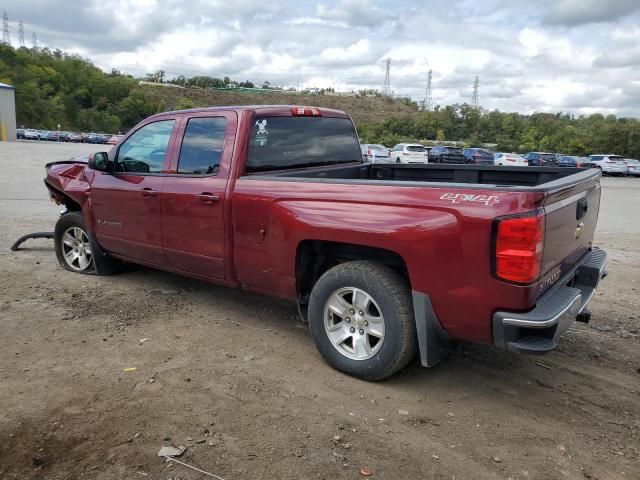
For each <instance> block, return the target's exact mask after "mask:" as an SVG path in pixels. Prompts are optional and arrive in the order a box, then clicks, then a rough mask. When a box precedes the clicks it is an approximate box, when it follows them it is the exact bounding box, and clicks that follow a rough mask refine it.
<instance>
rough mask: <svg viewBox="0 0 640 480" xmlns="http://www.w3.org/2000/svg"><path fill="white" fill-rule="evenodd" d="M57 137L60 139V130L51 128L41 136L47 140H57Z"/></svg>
mask: <svg viewBox="0 0 640 480" xmlns="http://www.w3.org/2000/svg"><path fill="white" fill-rule="evenodd" d="M59 139H60V132H58V131H57V130H51V131H49V132H47V134H46V135H45V137H44V138H42V140H47V141H49V142H57V141H58V140H59Z"/></svg>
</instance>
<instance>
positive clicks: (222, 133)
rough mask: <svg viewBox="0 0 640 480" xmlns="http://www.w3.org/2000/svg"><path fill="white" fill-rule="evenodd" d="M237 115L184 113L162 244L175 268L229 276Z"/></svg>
mask: <svg viewBox="0 0 640 480" xmlns="http://www.w3.org/2000/svg"><path fill="white" fill-rule="evenodd" d="M237 124H238V120H237V114H236V113H235V112H224V111H209V112H199V113H194V114H192V115H188V116H187V115H185V116H184V118H183V120H182V123H181V126H180V129H179V132H178V134H177V136H178V140H177V141H176V155H175V160H174V162H173V163H172V165H171V172H170V174H169V175H168V176H167V179H166V181H165V183H164V186H163V188H162V193H161V195H160V204H161V209H162V224H163V228H162V230H163V245H164V249H165V253H166V255H167V261H168V264H169V266H170V267H173V268H175V269H178V270H180V271H183V272H188V273H191V274H194V275H198V276H202V277H206V278H213V279H224V278H225V268H226V266H227V263H226V262H227V259H226V246H227V240H226V235H227V233H228V232H227V231H226V227H227V218H226V216H227V211H228V208H227V204H228V202H229V199H228V197H227V182H228V179H229V174H230V167H231V157H232V154H233V147H234V142H235V136H236V128H237Z"/></svg>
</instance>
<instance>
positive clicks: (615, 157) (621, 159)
mask: <svg viewBox="0 0 640 480" xmlns="http://www.w3.org/2000/svg"><path fill="white" fill-rule="evenodd" d="M609 160H611V161H612V162H624V157H620V156H618V155H609Z"/></svg>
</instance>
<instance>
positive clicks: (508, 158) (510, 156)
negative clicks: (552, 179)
mask: <svg viewBox="0 0 640 480" xmlns="http://www.w3.org/2000/svg"><path fill="white" fill-rule="evenodd" d="M493 163H494V165H504V166H508V167H528V166H529V161H528V160H527V159H526V158H524V157H523V156H522V155H518V154H517V153H504V152H496V153H495V155H494V156H493Z"/></svg>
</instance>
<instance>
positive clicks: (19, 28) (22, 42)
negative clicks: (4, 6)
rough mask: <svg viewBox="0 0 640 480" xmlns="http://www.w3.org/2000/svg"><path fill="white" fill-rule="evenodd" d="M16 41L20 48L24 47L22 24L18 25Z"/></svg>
mask: <svg viewBox="0 0 640 480" xmlns="http://www.w3.org/2000/svg"><path fill="white" fill-rule="evenodd" d="M18 40H19V42H20V47H24V25H23V24H22V22H20V23H19V24H18Z"/></svg>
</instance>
